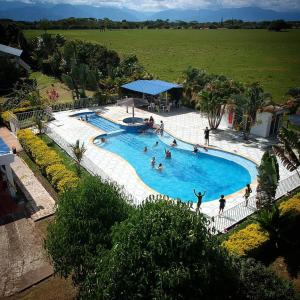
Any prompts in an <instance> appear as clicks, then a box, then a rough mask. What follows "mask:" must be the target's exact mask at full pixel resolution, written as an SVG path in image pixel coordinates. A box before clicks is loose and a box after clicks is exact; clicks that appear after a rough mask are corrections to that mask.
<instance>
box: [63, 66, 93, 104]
mask: <svg viewBox="0 0 300 300" xmlns="http://www.w3.org/2000/svg"><path fill="white" fill-rule="evenodd" d="M62 80H63V81H64V83H65V84H66V85H67V86H68V88H69V89H71V90H73V91H74V93H75V97H76V98H77V99H78V100H79V99H80V98H85V97H86V93H85V91H86V88H87V86H89V87H90V88H91V89H94V90H96V89H97V75H96V73H95V72H94V71H92V70H90V69H89V67H88V66H87V65H86V64H79V65H77V64H75V63H73V65H72V68H71V72H70V73H69V74H63V75H62Z"/></svg>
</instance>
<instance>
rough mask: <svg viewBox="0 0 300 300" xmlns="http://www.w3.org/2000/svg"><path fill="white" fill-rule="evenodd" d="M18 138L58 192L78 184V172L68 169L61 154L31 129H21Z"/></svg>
mask: <svg viewBox="0 0 300 300" xmlns="http://www.w3.org/2000/svg"><path fill="white" fill-rule="evenodd" d="M18 138H19V140H20V143H21V145H22V147H23V149H24V150H25V151H26V152H27V153H28V154H29V156H30V157H31V158H32V159H33V160H34V161H35V163H36V164H37V165H38V167H39V168H40V170H41V172H42V173H43V174H45V175H46V177H47V178H48V180H49V182H50V183H51V185H52V186H53V187H54V188H55V189H56V190H57V191H58V192H64V191H66V190H67V189H69V188H72V187H75V186H76V185H77V184H78V177H77V176H76V174H75V173H74V172H72V171H70V170H68V169H67V168H66V167H65V165H63V164H62V161H61V158H60V157H59V155H58V154H57V153H56V152H55V151H54V150H51V149H50V148H49V147H48V146H47V144H46V143H45V142H44V141H42V140H41V139H40V138H39V137H37V136H36V135H34V133H33V132H32V131H31V130H30V129H23V130H19V132H18Z"/></svg>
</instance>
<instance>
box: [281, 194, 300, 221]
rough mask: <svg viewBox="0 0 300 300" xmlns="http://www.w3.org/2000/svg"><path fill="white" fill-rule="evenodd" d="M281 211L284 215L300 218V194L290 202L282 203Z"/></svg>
mask: <svg viewBox="0 0 300 300" xmlns="http://www.w3.org/2000/svg"><path fill="white" fill-rule="evenodd" d="M279 210H280V213H281V214H283V215H287V214H293V215H295V216H296V215H297V216H300V193H298V194H296V195H295V196H293V197H292V198H291V199H289V200H286V201H284V202H281V203H280V205H279Z"/></svg>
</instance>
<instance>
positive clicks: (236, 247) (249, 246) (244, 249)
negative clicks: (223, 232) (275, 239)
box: [222, 223, 269, 256]
mask: <svg viewBox="0 0 300 300" xmlns="http://www.w3.org/2000/svg"><path fill="white" fill-rule="evenodd" d="M268 241H269V235H268V233H267V232H265V231H263V230H262V228H261V227H260V226H259V225H258V224H255V223H253V224H250V225H248V226H247V227H245V228H244V229H241V230H240V231H238V232H235V233H233V234H232V235H230V236H229V238H228V240H227V241H224V242H223V243H222V245H223V247H224V248H225V249H227V250H228V251H229V253H231V254H234V255H238V256H248V255H255V254H257V253H258V252H260V249H261V248H263V247H264V246H266V244H267V243H268Z"/></svg>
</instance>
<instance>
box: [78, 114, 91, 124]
mask: <svg viewBox="0 0 300 300" xmlns="http://www.w3.org/2000/svg"><path fill="white" fill-rule="evenodd" d="M79 120H81V121H86V122H87V121H88V120H89V116H88V115H84V117H83V116H81V117H80V118H79Z"/></svg>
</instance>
